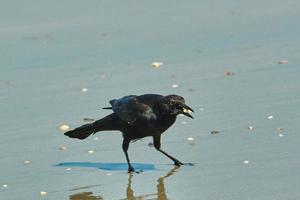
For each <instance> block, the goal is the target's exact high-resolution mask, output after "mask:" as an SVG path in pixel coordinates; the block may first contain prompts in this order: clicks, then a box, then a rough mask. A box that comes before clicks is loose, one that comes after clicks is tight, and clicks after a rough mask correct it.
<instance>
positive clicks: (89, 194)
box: [70, 192, 103, 200]
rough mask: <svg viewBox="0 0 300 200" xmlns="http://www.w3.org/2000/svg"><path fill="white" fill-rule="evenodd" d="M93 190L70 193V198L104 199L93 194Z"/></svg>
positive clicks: (77, 199) (71, 199) (80, 199)
mask: <svg viewBox="0 0 300 200" xmlns="http://www.w3.org/2000/svg"><path fill="white" fill-rule="evenodd" d="M92 194H93V193H92V192H82V193H78V194H72V195H70V200H103V198H102V197H101V196H93V195H92Z"/></svg>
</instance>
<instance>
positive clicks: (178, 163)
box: [174, 160, 184, 167]
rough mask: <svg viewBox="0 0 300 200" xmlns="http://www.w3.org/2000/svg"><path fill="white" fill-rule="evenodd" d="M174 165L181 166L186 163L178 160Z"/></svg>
mask: <svg viewBox="0 0 300 200" xmlns="http://www.w3.org/2000/svg"><path fill="white" fill-rule="evenodd" d="M174 165H176V166H178V167H179V166H181V165H184V164H183V163H182V162H180V161H178V160H176V161H174Z"/></svg>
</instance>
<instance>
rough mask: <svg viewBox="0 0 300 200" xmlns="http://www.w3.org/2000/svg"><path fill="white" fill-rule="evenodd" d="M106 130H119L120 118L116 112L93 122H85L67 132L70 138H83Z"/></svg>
mask: <svg viewBox="0 0 300 200" xmlns="http://www.w3.org/2000/svg"><path fill="white" fill-rule="evenodd" d="M104 130H119V120H118V119H117V117H116V115H115V114H114V113H112V114H110V115H108V116H106V117H104V118H102V119H99V120H97V121H95V122H93V123H89V124H84V125H82V126H79V127H78V128H75V129H74V130H71V131H68V132H65V133H64V134H65V135H66V136H69V137H70V138H77V139H80V140H83V139H85V138H87V137H88V136H90V135H92V134H95V133H96V132H98V131H104Z"/></svg>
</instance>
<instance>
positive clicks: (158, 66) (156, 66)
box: [151, 62, 164, 68]
mask: <svg viewBox="0 0 300 200" xmlns="http://www.w3.org/2000/svg"><path fill="white" fill-rule="evenodd" d="M163 64H164V63H162V62H153V63H152V64H151V66H152V67H154V68H160V66H162V65H163Z"/></svg>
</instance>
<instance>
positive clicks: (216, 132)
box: [210, 129, 220, 134]
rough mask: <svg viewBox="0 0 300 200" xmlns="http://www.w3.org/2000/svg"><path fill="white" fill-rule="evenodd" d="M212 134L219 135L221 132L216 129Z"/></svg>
mask: <svg viewBox="0 0 300 200" xmlns="http://www.w3.org/2000/svg"><path fill="white" fill-rule="evenodd" d="M210 133H211V134H218V133H220V131H219V130H216V129H214V130H212V131H211V132H210Z"/></svg>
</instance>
